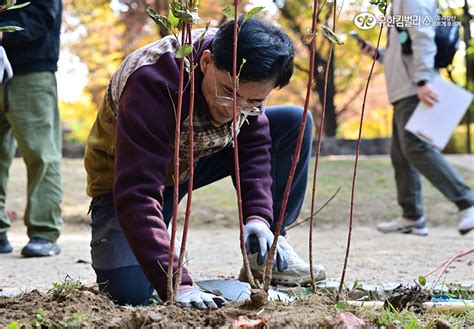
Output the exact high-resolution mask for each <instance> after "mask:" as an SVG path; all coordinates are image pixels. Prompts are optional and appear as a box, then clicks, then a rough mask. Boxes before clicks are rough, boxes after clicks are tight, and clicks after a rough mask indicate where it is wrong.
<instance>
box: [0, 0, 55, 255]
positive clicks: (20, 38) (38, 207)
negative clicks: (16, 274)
mask: <svg viewBox="0 0 474 329" xmlns="http://www.w3.org/2000/svg"><path fill="white" fill-rule="evenodd" d="M25 2H27V0H20V1H17V4H22V3H25ZM61 14H62V3H61V1H60V0H41V1H31V3H30V4H29V5H28V6H26V7H23V8H21V9H17V10H9V11H6V12H3V13H0V26H10V25H14V26H19V27H22V28H23V29H24V30H22V31H19V32H14V33H3V35H0V39H1V46H2V47H3V48H4V49H5V51H6V56H7V57H8V58H9V60H10V63H11V66H12V69H13V77H12V78H11V79H8V78H4V79H3V81H2V85H1V87H0V253H8V252H11V251H12V249H13V248H12V246H11V245H10V243H9V242H8V239H7V232H8V229H9V227H10V222H9V219H8V217H7V214H6V209H5V199H6V191H7V183H8V171H9V168H10V165H11V162H12V158H13V156H14V154H15V149H16V144H18V147H19V149H20V151H21V154H22V156H23V160H24V162H25V164H26V168H27V172H28V187H27V190H28V198H27V204H26V209H25V214H24V220H25V224H26V226H27V228H28V230H27V233H28V237H29V239H30V240H29V242H28V244H27V245H26V246H25V247H24V248H23V249H22V251H21V254H22V255H23V256H25V257H39V256H52V255H56V254H58V253H59V252H60V248H59V246H58V244H57V243H56V240H57V239H58V238H59V235H60V232H61V228H62V219H61V207H60V204H61V200H62V188H61V167H60V161H61V130H60V122H59V110H58V98H57V86H56V77H55V71H56V70H57V62H58V58H59V35H60V26H61ZM15 140H16V142H15Z"/></svg>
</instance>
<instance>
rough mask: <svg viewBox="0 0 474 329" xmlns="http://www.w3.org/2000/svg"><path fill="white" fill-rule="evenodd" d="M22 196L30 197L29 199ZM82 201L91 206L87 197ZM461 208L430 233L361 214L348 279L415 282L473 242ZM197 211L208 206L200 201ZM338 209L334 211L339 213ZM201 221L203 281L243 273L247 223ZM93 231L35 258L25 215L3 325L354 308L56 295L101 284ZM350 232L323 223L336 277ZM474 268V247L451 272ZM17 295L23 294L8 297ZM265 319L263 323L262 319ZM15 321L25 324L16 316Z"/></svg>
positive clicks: (178, 323)
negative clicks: (241, 226)
mask: <svg viewBox="0 0 474 329" xmlns="http://www.w3.org/2000/svg"><path fill="white" fill-rule="evenodd" d="M465 163H466V161H462V160H461V161H460V165H461V166H462V165H463V164H465ZM470 164H472V162H471V158H470V159H469V161H468V166H467V167H465V168H466V169H467V170H468V171H467V172H472V171H470V170H473V169H474V167H472V166H470ZM71 170H72V169H71ZM464 175H466V172H464ZM469 175H470V174H469ZM77 181H81V177H78V178H77ZM66 184H70V185H71V187H72V186H77V183H76V182H75V181H71V182H66ZM15 192H16V191H15ZM14 195H15V194H14ZM18 197H20V193H18ZM66 197H67V196H66ZM435 197H437V196H436V195H435ZM436 200H438V199H436ZM13 201H14V202H18V203H21V201H20V200H19V199H18V200H15V199H14V200H13ZM73 201H74V198H73V197H71V200H70V201H69V202H70V203H71V204H73ZM431 201H432V200H431ZM84 202H86V201H85V200H84ZM84 202H83V203H84ZM444 204H446V202H445V203H444ZM333 207H338V206H333ZM388 207H393V205H388ZM443 207H444V206H443ZM82 208H84V207H83V205H82ZM10 209H11V208H10ZM68 209H69V211H71V212H73V213H75V211H76V210H74V209H73V210H71V209H72V208H71V206H69V208H68ZM451 209H452V208H447V210H444V208H443V216H441V217H443V218H440V220H442V223H444V224H443V225H441V226H439V225H433V227H431V231H430V235H429V236H428V237H417V236H411V235H402V234H395V235H384V234H381V233H379V232H377V231H376V230H375V220H374V219H372V217H374V216H376V215H377V214H376V213H374V210H371V211H370V212H368V213H370V217H371V219H370V220H371V221H372V222H373V224H368V223H367V221H364V219H361V222H356V223H355V225H354V227H355V228H354V232H353V239H352V246H351V254H350V258H349V264H348V269H347V274H346V283H347V284H348V285H349V286H351V285H352V282H354V281H356V280H357V281H359V282H363V283H368V284H381V283H401V282H403V283H412V282H413V281H414V280H416V279H417V278H418V276H420V275H424V274H425V273H427V272H429V271H430V270H432V269H434V268H436V267H437V266H438V265H440V264H441V263H442V262H444V261H445V260H447V259H449V258H450V257H451V256H453V255H455V254H457V253H459V252H461V251H463V250H466V249H469V248H472V247H473V245H474V233H473V232H471V234H468V235H466V236H460V235H459V233H458V232H457V230H456V225H457V222H458V214H457V213H456V212H455V210H451ZM196 210H197V211H199V209H196ZM330 210H331V209H330ZM81 211H82V210H81ZM363 212H364V209H362V206H361V209H360V210H359V213H363ZM382 212H383V210H382ZM330 213H331V212H330V211H329V214H328V215H329V216H330ZM385 216H387V214H385ZM191 225H192V229H191V230H190V237H189V239H188V246H189V247H188V252H189V256H190V262H189V264H188V269H189V270H190V272H191V275H192V277H193V278H194V280H203V279H216V278H236V277H237V275H238V272H239V269H240V263H241V261H240V257H241V256H240V251H239V247H238V246H239V242H238V227H222V226H217V225H215V224H209V225H205V224H202V222H201V223H199V224H198V223H196V224H195V226H193V223H192V224H191ZM307 230H308V226H307V225H306V224H305V225H301V226H300V227H297V228H295V229H293V230H291V231H290V232H289V237H290V242H291V244H292V245H293V246H294V247H295V249H296V250H297V252H298V253H299V254H300V255H301V256H302V257H304V258H306V257H307V255H308V250H307V245H308V242H307V239H308V238H307ZM89 235H90V230H89V227H88V225H86V224H84V222H83V221H67V222H66V226H65V230H64V233H63V234H62V235H61V238H60V240H59V244H60V245H61V247H62V253H61V254H60V255H58V256H55V257H50V258H31V259H25V258H22V257H21V256H20V250H21V248H22V247H23V246H24V244H26V242H27V237H26V232H25V228H24V225H23V223H22V221H21V220H16V221H14V222H13V227H12V229H11V231H10V233H9V239H10V240H11V242H12V244H13V247H14V252H13V253H12V254H6V255H0V327H2V328H3V327H4V326H7V325H8V324H11V323H12V321H15V322H17V323H18V325H19V326H22V325H24V326H26V327H30V326H32V327H41V326H42V327H48V326H52V327H104V326H107V327H124V328H145V327H183V326H192V327H195V326H201V327H202V326H211V327H227V328H228V327H229V326H231V325H232V323H233V321H235V320H236V319H237V318H238V317H239V316H241V315H245V316H247V317H249V318H251V319H257V320H259V321H263V322H265V321H266V325H267V326H268V327H273V328H280V327H300V326H308V327H311V326H320V327H335V326H337V325H338V323H339V322H340V321H339V322H338V320H337V316H338V314H340V313H341V312H342V311H343V310H344V307H343V308H341V307H339V306H338V307H337V308H336V307H335V306H334V301H333V300H328V299H327V298H326V297H325V298H321V297H313V298H312V299H311V300H305V301H298V302H296V304H292V305H291V306H286V305H281V304H279V303H272V304H269V305H267V306H264V307H255V306H252V305H247V304H236V303H231V304H230V305H228V306H226V307H225V308H223V309H221V310H218V311H213V312H209V311H197V310H183V309H181V308H179V307H175V306H152V307H145V308H144V307H139V308H132V307H118V306H115V305H114V304H112V303H111V302H110V301H109V300H108V299H107V298H106V297H104V296H102V295H97V294H96V293H95V292H94V291H93V290H91V289H89V288H88V289H82V290H76V291H75V292H74V293H72V294H71V295H70V296H68V298H64V299H63V300H59V301H58V300H53V299H52V297H51V296H50V295H48V294H47V293H46V292H47V291H48V290H49V289H51V288H52V286H53V283H54V282H61V281H64V279H65V278H66V277H67V276H68V277H71V278H72V279H73V280H79V281H80V282H82V283H83V284H84V285H85V286H87V287H93V286H94V279H95V277H94V272H93V270H92V269H91V264H90V254H89V239H90V237H89ZM346 241H347V226H346V225H342V224H341V220H340V219H339V220H337V221H335V222H334V224H331V222H330V220H325V221H324V222H323V223H322V224H319V225H317V226H316V230H315V237H314V255H315V256H314V257H315V259H316V260H317V262H318V263H322V264H323V265H325V266H326V268H327V270H328V279H329V280H332V281H338V280H339V278H340V275H341V271H342V266H343V261H344V250H345V246H346ZM473 273H474V255H472V254H471V255H470V256H467V257H464V258H462V259H460V260H459V261H457V262H455V263H454V265H453V266H452V267H451V268H450V270H449V272H448V274H447V275H446V277H444V278H443V280H444V282H446V283H450V282H456V283H462V282H465V283H466V282H467V283H468V284H473V281H474V275H473ZM427 279H428V283H430V282H431V280H433V279H434V277H433V276H430V277H428V278H427ZM2 296H4V297H2ZM8 296H16V297H13V298H8ZM348 310H351V311H352V312H353V313H354V314H356V315H357V316H360V317H361V318H364V319H365V320H366V321H367V323H369V322H370V323H372V324H377V325H383V324H384V323H385V324H389V323H394V321H395V322H397V321H398V322H397V323H398V324H399V327H406V326H408V324H406V325H405V322H403V321H404V320H403V319H401V320H397V318H395V319H393V318H389V317H391V315H390V316H389V315H387V314H388V313H371V312H365V311H364V312H361V311H360V310H355V309H348ZM397 316H398V315H397ZM385 317H387V319H386V322H383V321H385V320H384V319H385ZM413 317H415V318H418V319H422V318H423V316H421V315H416V316H415V315H412V314H410V317H409V318H408V319H413ZM438 317H440V316H438V315H436V316H435V317H434V318H429V319H426V320H423V321H424V322H423V323H424V324H431V325H433V323H434V322H433V321H435V320H436V319H437V318H438ZM441 317H443V316H441ZM407 321H411V320H407ZM420 321H421V320H420ZM430 321H431V322H430ZM449 321H450V323H457V327H460V328H464V327H466V328H468V327H470V326H471V325H472V326H474V313H469V314H467V315H465V316H463V317H462V318H460V320H457V319H454V320H453V318H449ZM453 321H454V322H453ZM263 322H262V323H260V324H261V325H262V324H263ZM407 323H408V322H407ZM455 327H456V326H455ZM9 328H15V325H14V324H13V325H11V326H10V327H9Z"/></svg>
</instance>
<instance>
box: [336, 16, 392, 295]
mask: <svg viewBox="0 0 474 329" xmlns="http://www.w3.org/2000/svg"><path fill="white" fill-rule="evenodd" d="M384 14H385V12H384ZM382 31H383V25H382V26H381V28H380V33H379V36H378V39H377V47H376V51H375V56H374V59H373V61H372V66H371V68H370V73H369V77H368V78H367V84H366V86H365V91H364V100H363V102H362V112H361V114H360V125H359V136H358V138H357V150H356V157H355V162H354V173H353V175H352V191H351V210H350V214H349V232H348V234H347V247H346V256H345V258H344V266H343V268H342V276H341V282H340V284H339V289H338V293H337V296H336V299H337V300H339V298H340V295H341V292H342V288H343V286H344V278H345V276H346V269H347V262H348V260H349V251H350V247H351V239H352V221H353V214H354V198H355V185H356V177H357V164H358V162H359V153H360V142H361V139H362V126H363V123H364V113H365V104H366V100H367V93H368V91H369V85H370V79H371V77H372V73H373V71H374V67H375V62H376V61H377V57H378V52H379V46H380V39H381V37H382Z"/></svg>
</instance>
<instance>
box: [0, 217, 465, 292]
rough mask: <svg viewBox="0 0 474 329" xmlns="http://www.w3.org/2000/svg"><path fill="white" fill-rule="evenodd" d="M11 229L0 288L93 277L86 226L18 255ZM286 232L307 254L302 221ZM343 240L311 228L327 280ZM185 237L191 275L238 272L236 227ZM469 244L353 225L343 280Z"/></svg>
mask: <svg viewBox="0 0 474 329" xmlns="http://www.w3.org/2000/svg"><path fill="white" fill-rule="evenodd" d="M11 233H12V234H10V239H11V242H12V244H13V247H14V251H13V253H11V254H6V255H1V256H0V264H1V265H0V277H1V278H2V281H1V283H0V288H2V289H3V291H4V293H7V292H8V291H11V292H15V291H20V290H21V291H29V290H32V289H41V288H43V289H48V288H50V287H51V285H52V283H53V282H57V281H62V280H63V279H64V278H65V276H66V275H69V276H70V277H72V278H73V279H76V280H79V281H81V282H82V283H84V284H92V283H93V282H94V272H93V270H92V269H91V265H90V254H89V232H88V230H87V228H85V227H79V228H78V227H73V228H71V229H68V230H67V231H66V233H64V234H63V235H62V236H61V238H60V240H59V243H60V245H61V247H62V253H61V254H60V255H59V256H55V257H50V258H22V257H21V256H20V250H21V248H22V246H23V245H24V244H25V243H26V242H27V238H26V235H25V233H24V229H23V227H22V225H20V224H16V225H15V227H14V230H12V232H11ZM289 237H290V241H291V243H292V245H294V247H295V248H296V250H297V251H298V253H299V254H300V255H301V256H302V257H307V254H308V251H307V250H306V249H307V247H306V246H307V227H302V228H295V229H293V230H290V231H289ZM346 240H347V229H346V228H345V227H334V228H321V229H318V230H316V235H315V239H314V255H315V256H314V257H315V259H317V261H318V262H319V263H322V264H324V266H326V268H327V270H328V274H329V279H331V280H336V281H337V280H339V277H340V273H341V271H342V265H343V261H344V250H345V245H346ZM188 241H189V242H188V245H189V248H188V251H189V256H190V262H189V265H188V268H189V270H190V271H191V274H192V276H193V278H194V279H195V280H201V279H213V278H235V277H236V276H237V275H238V272H239V269H240V250H239V247H238V246H239V242H238V228H210V229H209V228H206V227H203V226H201V227H196V228H193V229H192V230H190V237H189V240H188ZM210 241H212V243H210ZM473 244H474V236H473V235H472V234H468V235H466V236H460V235H459V234H458V233H457V231H456V230H455V227H454V225H453V226H452V227H437V228H433V229H432V230H431V232H430V235H429V236H428V237H417V236H411V235H402V234H395V235H384V234H381V233H378V232H377V231H376V230H375V229H374V228H373V227H356V228H355V230H354V235H353V240H352V246H351V254H350V258H349V264H348V271H347V281H348V282H351V281H354V280H358V281H362V282H368V283H374V284H375V283H385V282H412V281H413V280H414V279H416V278H418V276H419V275H423V274H425V273H427V272H429V271H430V270H431V269H434V268H436V266H437V265H439V264H441V263H442V262H443V261H445V260H446V259H448V258H450V257H451V256H453V255H455V254H457V253H458V252H460V251H462V250H466V249H468V248H470V247H472V246H473ZM473 272H474V257H473V256H468V257H465V258H463V259H461V260H460V261H459V262H456V265H455V268H453V269H452V270H451V271H450V273H449V274H448V276H447V282H462V281H467V280H473V278H474V276H473V274H472V273H473Z"/></svg>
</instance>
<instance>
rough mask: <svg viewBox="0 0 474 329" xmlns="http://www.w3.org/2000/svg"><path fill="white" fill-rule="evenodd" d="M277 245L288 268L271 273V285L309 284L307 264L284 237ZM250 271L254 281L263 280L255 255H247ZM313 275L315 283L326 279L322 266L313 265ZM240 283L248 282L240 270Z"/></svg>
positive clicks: (309, 274)
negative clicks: (281, 250) (284, 253)
mask: <svg viewBox="0 0 474 329" xmlns="http://www.w3.org/2000/svg"><path fill="white" fill-rule="evenodd" d="M278 244H279V245H280V247H281V248H282V249H283V250H284V251H285V252H286V257H287V261H288V268H287V269H286V270H284V271H283V272H279V271H278V270H277V269H276V268H274V270H273V271H272V282H271V283H272V284H281V285H286V286H304V285H308V284H310V283H311V273H310V267H309V264H308V263H306V262H305V261H303V260H302V259H301V258H300V257H299V256H298V254H297V253H296V252H295V250H294V249H293V247H292V246H291V245H290V244H289V243H288V240H287V239H286V238H285V237H284V236H281V235H280V236H279V237H278ZM249 263H250V269H251V270H252V275H253V276H254V278H255V279H256V280H262V279H263V274H264V273H263V272H264V271H263V266H259V265H258V264H257V254H256V253H255V254H250V255H249ZM313 274H314V278H315V280H316V281H321V280H324V279H326V269H325V268H324V266H322V265H317V264H315V265H313ZM239 280H240V281H248V280H247V274H246V273H245V271H244V269H241V270H240V275H239Z"/></svg>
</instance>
